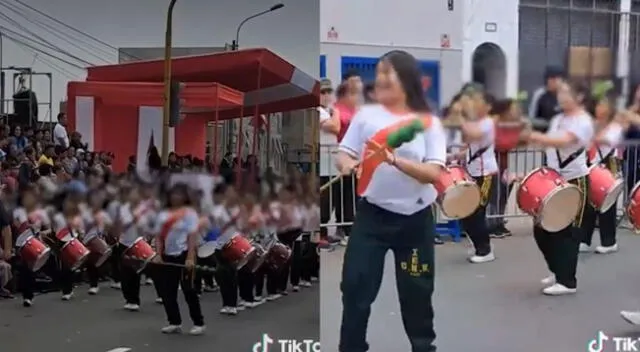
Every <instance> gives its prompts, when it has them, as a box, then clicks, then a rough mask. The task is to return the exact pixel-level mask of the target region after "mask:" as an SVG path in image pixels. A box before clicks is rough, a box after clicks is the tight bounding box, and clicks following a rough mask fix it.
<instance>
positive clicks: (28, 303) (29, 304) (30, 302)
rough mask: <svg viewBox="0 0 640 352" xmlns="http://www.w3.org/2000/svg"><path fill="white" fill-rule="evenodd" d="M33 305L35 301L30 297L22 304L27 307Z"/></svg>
mask: <svg viewBox="0 0 640 352" xmlns="http://www.w3.org/2000/svg"><path fill="white" fill-rule="evenodd" d="M32 305H33V301H32V300H30V299H25V300H24V301H22V306H23V307H25V308H27V307H31V306H32Z"/></svg>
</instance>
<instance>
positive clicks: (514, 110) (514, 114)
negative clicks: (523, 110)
mask: <svg viewBox="0 0 640 352" xmlns="http://www.w3.org/2000/svg"><path fill="white" fill-rule="evenodd" d="M518 116H520V106H519V105H518V104H516V103H513V104H511V106H510V107H509V118H511V119H516V118H518Z"/></svg>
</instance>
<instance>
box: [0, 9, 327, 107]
mask: <svg viewBox="0 0 640 352" xmlns="http://www.w3.org/2000/svg"><path fill="white" fill-rule="evenodd" d="M22 1H23V2H25V3H27V4H29V5H31V6H33V7H35V8H37V9H38V10H40V11H43V12H45V13H47V14H49V15H50V16H53V17H55V18H57V19H59V20H61V21H63V22H65V23H67V24H69V25H71V26H73V27H76V28H78V29H80V30H82V31H84V32H87V33H89V34H91V35H92V36H94V37H97V38H99V39H100V40H101V41H104V42H106V43H108V44H109V45H111V46H113V47H116V48H117V47H158V46H164V31H165V22H166V20H165V19H166V7H167V4H168V1H159V0H135V1H131V0H111V1H103V0H65V1H51V0H22ZM277 2H278V1H273V2H270V1H262V0H224V1H220V0H218V1H192V0H182V1H178V4H177V5H176V8H175V12H174V36H173V45H174V46H189V47H192V46H209V47H215V46H224V44H225V42H228V43H230V42H231V40H233V39H234V38H235V33H236V27H237V25H238V24H239V23H240V22H241V21H242V20H243V19H244V18H246V17H248V16H250V15H252V14H254V13H257V12H260V11H262V10H265V9H267V8H269V7H270V6H272V5H273V4H274V3H277ZM279 2H282V3H284V4H285V7H284V8H282V9H280V10H278V11H277V12H274V13H270V14H267V15H265V16H263V17H259V18H256V19H254V20H252V21H250V22H248V23H247V24H246V25H245V26H244V27H243V29H242V31H241V34H240V47H268V48H270V49H271V50H273V51H274V52H276V53H278V54H279V55H281V56H283V57H284V58H285V59H287V60H289V61H291V62H292V63H293V64H295V65H297V66H298V67H300V68H301V69H303V70H304V71H305V72H307V73H309V74H312V75H316V76H317V75H318V67H319V65H318V55H319V52H318V43H319V35H318V27H319V17H318V13H319V0H280V1H279ZM8 3H11V4H13V6H14V7H15V8H16V9H19V10H20V12H21V13H24V14H26V15H27V16H28V17H30V18H31V19H36V20H38V21H44V22H45V23H47V24H49V25H51V26H53V27H54V28H55V30H50V29H49V30H47V29H43V28H41V27H40V26H38V25H36V24H34V23H33V22H30V21H28V20H26V19H23V18H21V17H19V15H17V14H15V13H12V12H11V11H10V10H8V9H6V8H4V7H0V26H2V27H5V28H8V29H9V30H12V31H16V32H20V33H21V34H23V35H27V36H29V37H32V36H31V35H29V34H27V33H26V32H25V31H24V30H21V29H18V28H17V26H16V25H15V24H12V23H10V22H8V20H7V19H5V18H2V15H1V14H2V13H5V14H7V16H9V17H11V18H14V19H18V20H19V21H20V24H21V25H22V26H24V27H26V28H27V29H29V30H31V31H33V32H34V33H35V34H37V35H39V36H41V37H43V38H44V39H46V40H47V41H48V42H50V43H52V44H53V45H55V46H57V47H60V48H61V49H62V50H65V51H69V52H71V53H73V54H74V55H76V56H79V57H80V58H82V59H84V60H86V61H90V62H91V63H95V64H104V63H115V62H117V60H118V55H117V50H113V49H112V48H109V47H107V46H105V45H102V44H99V43H96V42H92V41H90V40H88V39H87V38H83V37H81V36H79V35H78V34H76V33H73V32H72V31H70V30H68V29H66V28H64V27H63V26H60V25H58V24H55V23H53V22H51V21H49V20H46V19H44V18H43V17H41V16H40V15H37V14H35V13H33V12H30V11H29V10H25V9H23V8H21V7H20V5H18V4H15V3H14V2H8ZM0 32H3V30H2V28H1V27H0ZM5 34H9V33H8V32H7V31H6V30H5ZM60 37H62V38H65V39H61V38H60ZM3 42H4V45H3V47H2V49H3V50H2V58H3V64H2V66H5V67H6V66H32V67H33V69H34V70H36V71H46V72H52V73H53V77H54V88H53V102H54V104H53V106H54V113H53V115H54V116H55V114H56V113H57V106H58V102H59V101H60V100H63V99H64V98H65V95H66V84H67V81H68V80H70V79H71V80H82V79H84V77H85V71H84V70H83V69H78V68H75V67H73V66H70V65H67V64H65V63H61V62H59V61H56V60H54V59H51V58H47V57H46V56H45V55H43V54H37V55H36V54H35V53H34V52H33V51H32V50H30V49H25V48H23V47H21V46H18V45H16V44H14V43H12V42H11V41H10V40H9V39H8V38H6V37H5V38H4V40H3ZM69 42H72V43H74V42H75V43H77V44H78V46H80V48H76V47H75V46H74V45H72V44H70V43H69ZM87 42H89V43H90V44H91V46H93V48H92V47H89V46H87V45H86V43H87ZM96 47H97V48H96ZM47 51H49V52H51V50H49V49H47ZM56 55H58V56H61V57H64V58H65V59H66V60H68V61H74V62H75V63H78V65H79V66H85V65H84V64H82V63H79V62H77V61H75V60H73V59H71V58H69V57H67V56H65V55H63V54H59V53H56ZM95 56H98V57H95ZM53 65H55V66H59V67H55V68H54V67H52V66H53ZM7 90H8V93H9V94H10V93H11V91H12V86H11V85H10V84H8V85H7ZM33 90H34V91H35V92H36V93H37V94H38V96H39V100H40V101H44V100H47V98H46V96H47V94H48V86H47V83H46V81H45V80H40V79H38V80H35V81H34V87H33ZM41 110H44V109H41ZM40 118H41V119H45V118H46V111H42V112H41V114H40ZM47 119H48V118H47Z"/></svg>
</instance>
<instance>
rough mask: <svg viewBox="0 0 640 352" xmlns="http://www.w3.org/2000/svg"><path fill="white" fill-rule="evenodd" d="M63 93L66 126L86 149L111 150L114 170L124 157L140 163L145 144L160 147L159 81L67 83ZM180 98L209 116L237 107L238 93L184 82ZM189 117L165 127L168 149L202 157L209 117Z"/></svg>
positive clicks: (125, 160) (124, 164) (119, 167)
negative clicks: (134, 159) (167, 135)
mask: <svg viewBox="0 0 640 352" xmlns="http://www.w3.org/2000/svg"><path fill="white" fill-rule="evenodd" d="M67 94H68V103H67V115H68V117H69V121H68V122H69V127H70V129H71V130H74V131H77V132H80V133H81V134H82V138H83V140H84V141H85V142H86V143H88V144H89V146H88V147H89V149H90V150H95V151H110V152H113V153H114V154H115V155H116V159H115V161H114V165H113V166H114V170H116V171H124V170H125V169H126V167H127V164H128V162H129V160H128V158H129V157H130V156H136V162H138V163H144V162H145V161H146V157H147V154H148V151H149V148H150V147H151V146H155V147H157V148H158V149H159V150H161V149H162V148H161V147H162V129H163V128H162V127H163V111H162V106H163V101H164V99H163V97H164V85H163V84H162V83H147V82H70V83H69V85H68V87H67ZM180 100H181V103H182V105H183V106H184V107H185V108H187V109H189V108H195V109H205V110H207V111H211V113H210V114H215V113H216V112H217V111H220V110H223V109H227V110H228V109H239V107H241V106H242V103H243V100H244V94H242V93H241V92H239V91H236V90H234V89H231V88H229V87H226V86H223V85H221V84H219V83H188V84H185V86H184V87H183V89H182V91H181V93H180ZM192 115H193V114H186V116H185V118H184V119H183V120H182V121H181V122H180V123H179V124H178V126H176V127H175V128H171V129H170V131H169V141H168V143H169V150H171V151H175V152H176V153H178V154H181V155H186V154H189V155H193V156H195V157H199V158H202V159H204V146H205V144H206V124H207V122H208V121H209V119H208V118H206V117H204V116H198V115H195V116H192ZM214 136H217V134H216V135H214ZM214 143H216V141H214Z"/></svg>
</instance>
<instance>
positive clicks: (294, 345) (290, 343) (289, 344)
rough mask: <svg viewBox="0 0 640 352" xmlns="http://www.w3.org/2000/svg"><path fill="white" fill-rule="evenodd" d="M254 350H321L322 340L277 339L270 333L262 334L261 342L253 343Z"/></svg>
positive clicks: (274, 351)
mask: <svg viewBox="0 0 640 352" xmlns="http://www.w3.org/2000/svg"><path fill="white" fill-rule="evenodd" d="M252 351H253V352H320V342H317V341H314V340H311V339H305V340H292V339H277V340H274V339H273V338H271V336H269V334H262V339H261V340H260V342H256V343H255V344H254V345H253V350H252Z"/></svg>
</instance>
